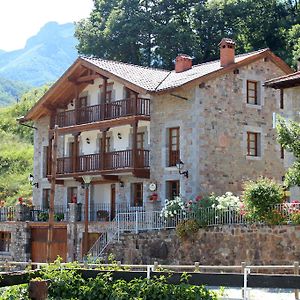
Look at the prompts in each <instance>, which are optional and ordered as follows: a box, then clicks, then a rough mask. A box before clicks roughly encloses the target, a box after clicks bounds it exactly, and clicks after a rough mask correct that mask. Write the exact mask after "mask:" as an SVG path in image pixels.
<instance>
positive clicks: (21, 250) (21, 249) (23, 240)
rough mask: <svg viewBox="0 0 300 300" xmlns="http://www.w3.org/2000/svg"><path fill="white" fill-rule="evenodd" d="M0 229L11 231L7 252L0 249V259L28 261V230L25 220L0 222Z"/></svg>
mask: <svg viewBox="0 0 300 300" xmlns="http://www.w3.org/2000/svg"><path fill="white" fill-rule="evenodd" d="M0 231H1V232H8V233H11V243H10V249H9V252H3V251H0V261H4V260H8V261H28V260H29V258H30V230H29V226H28V223H27V222H1V223H0Z"/></svg>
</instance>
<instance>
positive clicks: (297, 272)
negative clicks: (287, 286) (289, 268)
mask: <svg viewBox="0 0 300 300" xmlns="http://www.w3.org/2000/svg"><path fill="white" fill-rule="evenodd" d="M294 275H299V261H294ZM295 299H296V300H298V299H299V290H298V289H295Z"/></svg>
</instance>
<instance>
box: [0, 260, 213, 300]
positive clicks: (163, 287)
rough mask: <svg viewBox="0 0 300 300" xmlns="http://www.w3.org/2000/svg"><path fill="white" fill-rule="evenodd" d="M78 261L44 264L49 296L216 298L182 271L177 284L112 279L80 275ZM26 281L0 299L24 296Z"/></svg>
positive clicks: (161, 279) (162, 279)
mask: <svg viewBox="0 0 300 300" xmlns="http://www.w3.org/2000/svg"><path fill="white" fill-rule="evenodd" d="M78 268H79V266H78V264H76V263H74V264H68V266H67V269H65V268H62V266H61V264H60V262H59V261H56V262H55V263H54V264H50V265H49V266H47V267H46V268H45V269H44V270H43V272H42V274H41V278H43V279H48V280H50V286H49V299H51V300H54V299H61V300H63V299H73V300H74V299H78V300H92V299H100V300H101V299H103V300H105V299H107V300H123V299H124V300H125V299H126V300H127V299H132V300H133V299H134V300H138V299H140V300H142V299H143V300H150V299H151V300H155V299H166V300H168V299H170V300H173V299H174V300H181V299H184V300H197V299H198V300H216V299H217V296H216V294H215V293H213V292H210V291H208V290H207V289H206V288H205V287H204V286H193V285H190V284H188V283H187V282H188V276H186V275H183V276H182V278H181V281H180V284H178V285H173V284H167V278H166V277H165V276H159V273H158V276H157V277H155V278H153V279H150V280H148V279H140V278H137V279H134V280H131V281H130V282H126V281H125V280H116V281H113V280H112V276H111V273H105V274H99V275H98V276H97V277H96V278H89V279H83V277H82V276H81V275H80V274H79V273H78ZM27 289H28V285H21V286H17V287H12V288H8V289H6V290H5V291H4V292H3V293H2V295H1V296H0V299H3V300H14V299H18V300H19V299H21V300H27V299H29V298H28V292H27Z"/></svg>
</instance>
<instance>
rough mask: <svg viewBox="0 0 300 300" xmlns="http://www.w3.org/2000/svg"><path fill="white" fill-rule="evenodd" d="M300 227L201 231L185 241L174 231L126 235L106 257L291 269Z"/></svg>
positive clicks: (299, 255)
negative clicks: (284, 266)
mask: <svg viewBox="0 0 300 300" xmlns="http://www.w3.org/2000/svg"><path fill="white" fill-rule="evenodd" d="M299 241H300V226H290V225H282V226H259V225H249V226H240V225H231V226H230V225H228V226H222V227H221V226H220V227H209V228H202V229H200V230H199V231H198V233H196V234H193V236H192V237H189V238H187V239H184V240H180V239H179V238H178V237H177V236H176V232H175V230H162V231H153V232H142V233H139V234H129V233H128V234H123V235H122V236H121V237H120V242H119V243H118V242H114V243H113V244H111V245H110V246H109V247H108V250H107V253H112V254H114V255H115V258H116V259H117V260H119V261H121V262H122V263H127V264H153V263H154V262H155V261H157V262H158V263H159V264H175V265H178V264H183V265H191V264H194V263H195V262H200V265H241V262H247V263H248V264H254V265H255V264H257V265H288V264H289V265H291V264H292V263H293V262H294V261H299V260H300V243H299Z"/></svg>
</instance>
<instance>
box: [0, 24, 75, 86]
mask: <svg viewBox="0 0 300 300" xmlns="http://www.w3.org/2000/svg"><path fill="white" fill-rule="evenodd" d="M74 31H75V25H74V24H73V23H66V24H58V23H57V22H48V23H46V24H45V25H44V26H43V27H41V29H40V30H39V32H38V33H37V34H36V35H35V36H33V37H31V38H29V39H28V40H27V42H26V46H25V48H24V49H20V50H15V51H8V52H1V50H0V77H5V78H7V79H10V80H17V81H21V82H25V83H27V84H30V85H32V86H39V85H42V84H45V83H49V82H52V81H55V80H56V79H57V78H58V77H59V76H61V74H62V73H63V72H64V71H65V69H66V68H67V67H68V66H69V65H70V64H71V63H72V62H73V61H74V60H75V59H76V57H77V55H78V54H77V51H76V48H75V46H76V44H77V40H76V39H75V37H74Z"/></svg>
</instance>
